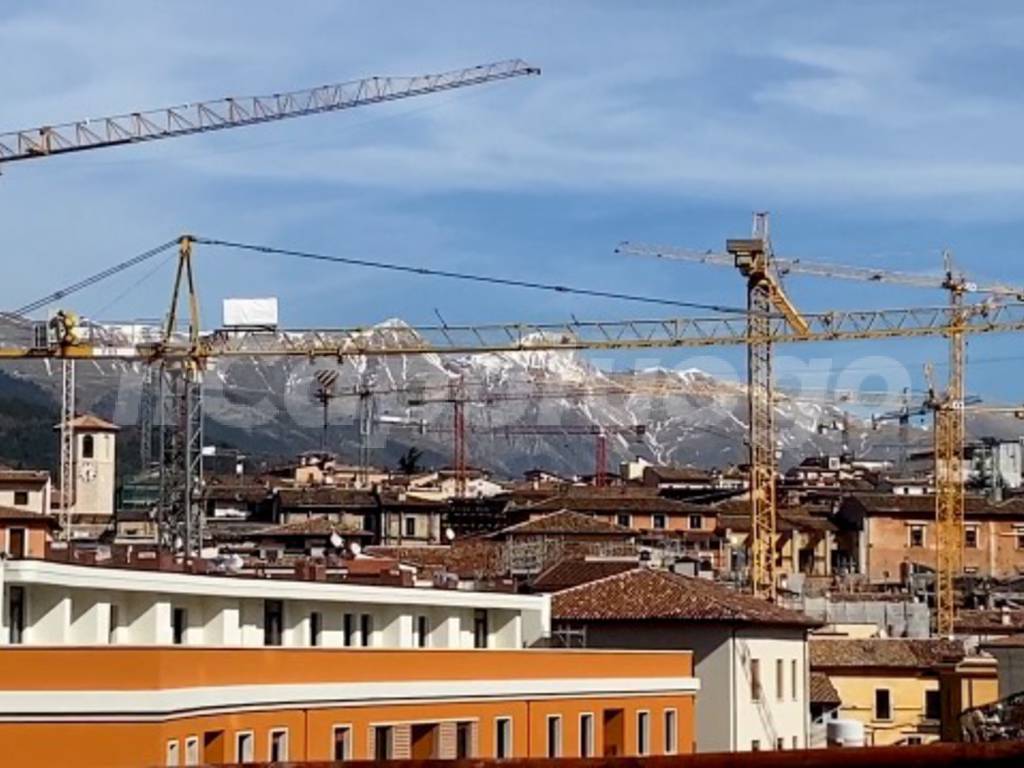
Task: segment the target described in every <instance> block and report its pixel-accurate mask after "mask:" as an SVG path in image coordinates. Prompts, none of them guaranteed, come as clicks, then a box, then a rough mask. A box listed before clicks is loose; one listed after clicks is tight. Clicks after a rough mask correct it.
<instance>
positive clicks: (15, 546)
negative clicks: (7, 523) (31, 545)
mask: <svg viewBox="0 0 1024 768" xmlns="http://www.w3.org/2000/svg"><path fill="white" fill-rule="evenodd" d="M7 554H8V555H10V556H11V557H12V558H14V557H24V556H25V529H24V528H10V529H8V531H7Z"/></svg>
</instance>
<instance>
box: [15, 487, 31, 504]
mask: <svg viewBox="0 0 1024 768" xmlns="http://www.w3.org/2000/svg"><path fill="white" fill-rule="evenodd" d="M14 506H16V507H26V506H28V491H15V492H14Z"/></svg>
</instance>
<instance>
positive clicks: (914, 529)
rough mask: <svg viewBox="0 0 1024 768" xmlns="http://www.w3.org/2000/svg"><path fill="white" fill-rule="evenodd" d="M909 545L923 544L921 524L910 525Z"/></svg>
mask: <svg viewBox="0 0 1024 768" xmlns="http://www.w3.org/2000/svg"><path fill="white" fill-rule="evenodd" d="M910 546H912V547H923V546H924V526H923V525H912V526H910Z"/></svg>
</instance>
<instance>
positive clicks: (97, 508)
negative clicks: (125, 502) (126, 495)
mask: <svg viewBox="0 0 1024 768" xmlns="http://www.w3.org/2000/svg"><path fill="white" fill-rule="evenodd" d="M71 426H72V429H73V430H74V436H75V440H74V446H75V448H74V473H75V479H74V489H75V498H74V507H73V511H74V513H75V514H76V515H105V516H108V517H112V516H113V514H114V489H115V480H116V477H115V469H116V466H117V433H118V431H119V430H120V427H118V426H117V425H116V424H111V423H110V422H109V421H104V420H103V419H101V418H99V417H98V416H93V415H92V414H88V413H87V414H84V415H82V416H78V417H77V418H75V419H74V420H72V422H71Z"/></svg>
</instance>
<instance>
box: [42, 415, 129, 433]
mask: <svg viewBox="0 0 1024 768" xmlns="http://www.w3.org/2000/svg"><path fill="white" fill-rule="evenodd" d="M59 427H60V425H59V424H58V425H57V426H56V427H55V428H59ZM71 428H72V429H79V430H82V431H90V432H120V431H121V428H120V427H119V426H117V424H111V423H110V422H109V421H107V420H106V419H101V418H100V417H99V416H96V415H94V414H91V413H83V414H82V415H81V416H76V417H75V418H73V419H72V420H71Z"/></svg>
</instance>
